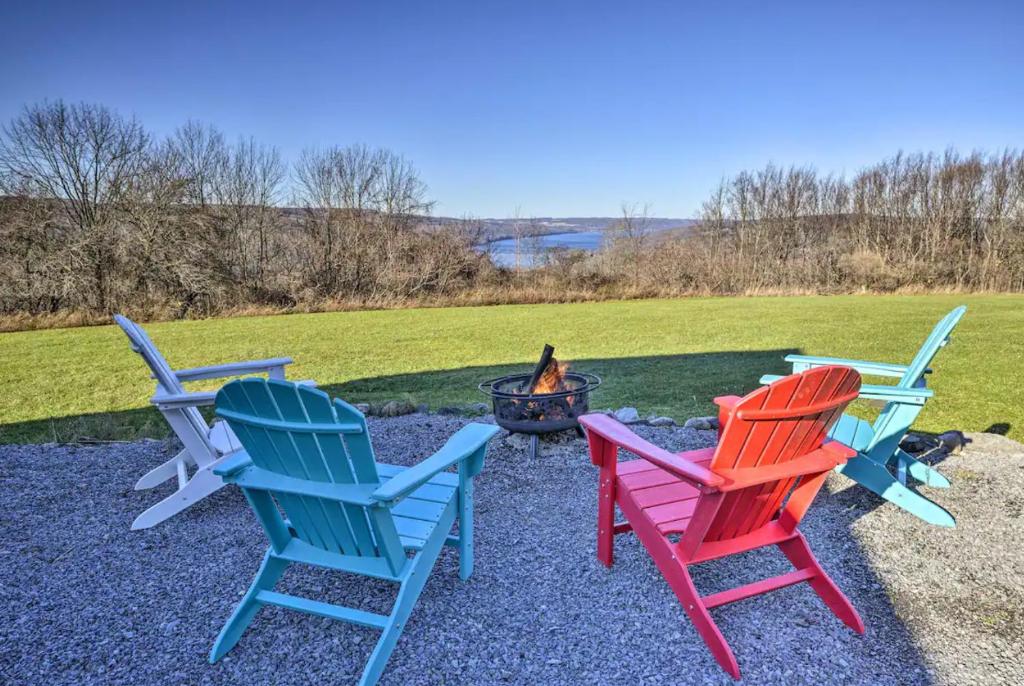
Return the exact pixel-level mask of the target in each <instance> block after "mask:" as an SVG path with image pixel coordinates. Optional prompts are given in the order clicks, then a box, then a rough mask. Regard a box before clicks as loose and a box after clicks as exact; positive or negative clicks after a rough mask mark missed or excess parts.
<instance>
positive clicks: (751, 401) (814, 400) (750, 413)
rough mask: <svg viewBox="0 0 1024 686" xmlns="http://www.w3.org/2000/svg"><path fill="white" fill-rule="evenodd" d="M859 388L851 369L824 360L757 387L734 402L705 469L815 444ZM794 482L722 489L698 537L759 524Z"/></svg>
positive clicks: (798, 452) (778, 457)
mask: <svg viewBox="0 0 1024 686" xmlns="http://www.w3.org/2000/svg"><path fill="white" fill-rule="evenodd" d="M859 388H860V375H859V374H858V373H857V372H856V371H854V370H853V369H850V368H849V367H838V366H829V367H818V368H816V369H811V370H808V371H806V372H803V373H800V374H793V375H791V376H787V377H784V378H782V379H779V380H778V381H776V382H774V383H772V384H770V385H768V386H763V387H761V388H759V389H757V390H756V391H754V392H752V393H750V394H749V395H747V396H746V397H745V398H743V399H742V400H741V401H740V402H739V403H737V405H736V406H735V407H734V409H733V411H732V413H731V414H730V417H729V419H728V421H727V423H726V425H725V427H724V430H723V432H722V437H721V440H720V441H719V443H718V447H717V449H716V450H715V455H714V457H713V458H712V461H711V469H712V470H715V469H751V468H757V467H767V466H770V465H775V464H780V463H784V462H788V461H790V460H793V459H795V458H797V457H801V456H803V455H806V454H808V453H810V452H812V451H814V450H817V449H818V448H820V447H821V445H822V443H823V442H824V441H825V437H826V435H827V434H828V431H829V430H830V429H831V427H832V425H833V424H835V422H836V421H838V419H839V417H840V415H841V414H842V412H843V409H844V408H845V407H846V405H847V404H848V403H849V402H850V401H851V400H852V399H853V398H856V397H857V391H858V389H859ZM795 483H796V479H795V478H790V479H782V480H776V481H771V482H768V483H765V484H760V485H757V486H751V487H748V488H742V489H739V490H736V491H732V492H729V493H727V494H726V495H725V497H724V498H723V499H722V502H721V504H720V505H719V507H718V511H717V513H716V515H715V518H714V519H713V520H712V522H711V525H710V526H709V527H708V530H707V532H706V533H705V535H704V540H705V541H720V540H727V539H731V538H735V537H737V536H742V535H744V534H747V533H750V532H752V531H755V530H757V529H759V528H761V527H762V526H764V525H765V524H767V523H768V522H769V521H771V520H772V519H773V518H774V517H776V516H777V515H778V513H779V511H780V510H781V508H782V506H783V504H784V502H785V499H786V497H787V496H788V495H789V493H790V491H791V490H792V488H793V486H794V485H795Z"/></svg>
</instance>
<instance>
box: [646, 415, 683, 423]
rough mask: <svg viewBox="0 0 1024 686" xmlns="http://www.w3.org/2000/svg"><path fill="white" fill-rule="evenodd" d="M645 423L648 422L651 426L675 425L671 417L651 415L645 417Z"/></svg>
mask: <svg viewBox="0 0 1024 686" xmlns="http://www.w3.org/2000/svg"><path fill="white" fill-rule="evenodd" d="M647 423H648V424H650V425H651V426H675V425H676V420H674V419H672V418H671V417H657V416H654V415H651V416H650V417H648V418H647Z"/></svg>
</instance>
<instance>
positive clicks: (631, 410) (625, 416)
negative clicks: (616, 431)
mask: <svg viewBox="0 0 1024 686" xmlns="http://www.w3.org/2000/svg"><path fill="white" fill-rule="evenodd" d="M615 418H616V419H618V420H619V421H620V422H622V423H623V424H636V423H637V422H639V421H640V413H639V412H637V411H636V408H635V407H623V408H620V409H618V410H616V412H615Z"/></svg>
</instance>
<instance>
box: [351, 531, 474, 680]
mask: <svg viewBox="0 0 1024 686" xmlns="http://www.w3.org/2000/svg"><path fill="white" fill-rule="evenodd" d="M459 526H460V527H461V526H462V523H461V522H460V523H459ZM445 539H446V536H445V535H444V534H443V532H442V533H440V534H435V535H434V537H433V538H432V539H431V540H429V541H427V544H426V545H425V546H424V547H423V549H422V550H420V552H419V553H417V554H416V557H414V558H413V560H412V568H411V569H410V571H409V574H408V576H407V577H406V578H405V581H403V582H402V587H401V589H399V591H398V597H397V598H396V599H395V606H394V607H393V608H392V609H391V615H390V618H389V621H388V625H387V626H386V627H385V628H384V631H383V633H382V634H381V636H380V638H379V639H378V640H377V645H376V646H375V647H374V649H373V652H372V653H371V654H370V659H369V660H368V661H367V663H366V667H365V668H364V669H363V676H362V678H361V679H360V680H359V686H372V685H373V684H375V683H377V680H378V679H379V678H380V675H381V674H382V673H383V672H384V666H385V665H386V664H387V662H388V658H390V657H391V652H392V651H393V650H394V649H395V644H397V643H398V639H399V637H400V636H401V635H402V631H403V630H404V629H405V623H406V621H407V620H408V619H409V615H410V614H412V611H413V609H414V608H415V607H416V601H417V599H419V597H420V592H421V591H422V590H423V586H424V584H426V583H427V579H429V578H430V572H431V570H432V569H433V568H434V563H435V562H436V561H437V555H438V553H440V552H441V547H442V546H443V545H444V541H445Z"/></svg>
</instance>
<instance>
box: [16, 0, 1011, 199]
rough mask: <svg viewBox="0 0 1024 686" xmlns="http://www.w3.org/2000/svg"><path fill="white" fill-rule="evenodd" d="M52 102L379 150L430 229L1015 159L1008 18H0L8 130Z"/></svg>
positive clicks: (348, 13) (185, 12)
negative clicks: (945, 160) (968, 157)
mask: <svg viewBox="0 0 1024 686" xmlns="http://www.w3.org/2000/svg"><path fill="white" fill-rule="evenodd" d="M47 98H49V99H56V98H64V99H65V100H69V101H79V100H84V101H91V102H99V103H103V104H106V105H109V106H111V107H114V108H116V109H118V110H120V111H121V112H123V113H126V114H134V115H136V116H137V117H138V118H139V119H140V120H141V121H142V122H143V123H144V124H146V126H147V127H149V128H150V129H151V130H153V131H154V132H156V133H159V134H162V133H168V132H170V131H172V130H173V129H174V128H175V127H176V126H177V125H179V124H181V123H182V122H184V121H185V120H187V119H189V118H192V119H198V120H202V121H205V122H209V123H212V124H215V125H216V126H218V127H219V128H221V129H222V130H223V131H224V132H225V133H226V134H228V136H229V137H230V138H235V137H237V136H240V135H244V136H249V135H252V136H255V137H256V138H257V139H259V140H261V141H264V142H267V143H271V144H274V145H276V146H278V147H279V148H280V149H281V151H282V153H283V154H284V155H285V157H286V158H289V159H293V158H294V157H295V156H296V155H297V153H298V151H299V150H301V149H302V148H303V147H304V146H308V145H330V144H350V143H366V144H369V145H374V146H384V147H388V148H391V149H393V150H395V151H396V152H399V153H402V154H403V155H405V156H406V157H407V158H409V159H410V160H412V161H413V162H414V163H415V165H416V166H417V167H418V168H419V169H420V171H421V173H422V175H423V177H424V180H425V181H426V182H427V184H428V185H429V186H430V192H431V196H432V197H433V198H434V199H435V200H437V201H438V206H437V210H436V212H437V213H438V214H446V215H462V214H472V215H475V216H479V217H486V216H508V215H509V214H511V213H512V211H513V210H514V209H515V208H516V207H519V208H521V213H522V214H523V215H524V216H530V215H533V216H548V215H555V216H593V215H609V214H615V213H616V211H617V209H618V207H619V205H620V204H621V203H622V202H623V201H629V202H641V203H642V202H649V203H651V205H652V210H653V212H654V214H656V215H659V216H675V217H688V216H693V215H694V214H695V212H696V211H697V208H698V207H699V206H700V202H701V200H702V199H703V198H704V197H705V196H706V194H707V193H708V191H709V190H710V189H711V188H712V187H713V186H714V185H715V184H716V183H717V181H718V180H719V179H720V178H721V177H722V176H723V175H731V174H734V173H736V172H737V171H740V170H742V169H744V168H750V167H755V166H761V165H763V164H765V163H766V162H768V161H774V162H777V163H780V164H784V165H788V164H810V165H813V166H815V167H816V168H818V169H819V170H822V171H839V172H841V171H846V172H851V171H855V170H857V169H858V168H860V167H862V166H863V165H866V164H868V163H870V162H873V161H876V160H878V159H880V158H882V157H884V156H887V155H890V154H892V153H894V152H896V151H897V150H899V149H904V150H910V151H913V150H936V151H941V150H942V149H944V148H946V147H948V146H955V147H956V148H958V149H960V150H961V151H964V152H966V151H969V150H971V149H974V148H980V149H985V150H1000V149H1003V148H1005V147H1022V146H1024V1H1021V0H1012V1H1011V0H1004V1H1002V2H984V1H971V0H958V1H957V2H940V1H933V2H901V1H900V0H887V1H885V2H854V1H843V2H828V1H825V0H817V1H814V2H783V1H781V0H780V1H778V2H752V3H741V2H711V1H710V0H709V1H707V2H701V3H697V2H685V1H684V0H676V1H675V2H664V3H661V2H629V1H626V0H619V1H617V2H599V1H597V0H581V1H578V2H558V1H557V0H549V1H548V2H538V3H532V2H526V1H525V0H516V1H513V2H507V3H496V2H486V1H485V0H480V1H478V2H443V1H441V0H422V1H419V2H399V1H390V2H359V3H356V2H315V1H312V0H303V1H296V0H293V1H292V2H281V1H280V0H278V1H275V2H262V0H248V1H247V2H236V3H228V2H220V3H218V2H188V1H186V0H183V1H182V2H175V3H170V2H139V1H138V0H133V1H131V2H103V1H101V0H90V1H88V2H43V1H41V2H19V1H16V0H4V2H3V11H2V13H0V119H2V120H4V121H7V120H9V119H10V118H11V117H12V116H14V115H15V114H17V112H18V111H19V109H20V108H21V107H22V106H23V105H24V104H26V103H30V102H35V101H39V100H43V99H47Z"/></svg>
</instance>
